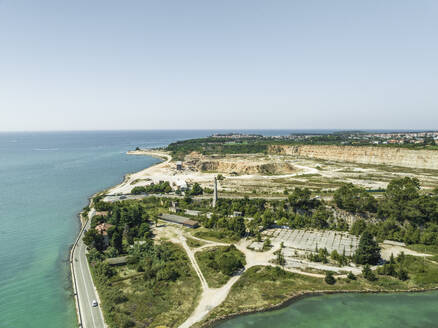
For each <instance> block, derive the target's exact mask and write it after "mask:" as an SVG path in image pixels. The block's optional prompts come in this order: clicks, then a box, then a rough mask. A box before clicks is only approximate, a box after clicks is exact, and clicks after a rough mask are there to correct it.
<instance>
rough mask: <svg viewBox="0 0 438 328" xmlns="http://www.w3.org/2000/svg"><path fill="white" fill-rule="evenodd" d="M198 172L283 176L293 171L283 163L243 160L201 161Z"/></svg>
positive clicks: (198, 164) (291, 167) (290, 166)
mask: <svg viewBox="0 0 438 328" xmlns="http://www.w3.org/2000/svg"><path fill="white" fill-rule="evenodd" d="M196 167H197V169H198V170H200V171H215V172H221V173H238V174H284V173H291V172H293V171H294V167H293V166H292V165H290V164H288V163H285V162H274V163H272V162H271V163H269V162H268V163H263V162H251V161H244V160H224V159H222V160H201V161H199V162H198V163H196Z"/></svg>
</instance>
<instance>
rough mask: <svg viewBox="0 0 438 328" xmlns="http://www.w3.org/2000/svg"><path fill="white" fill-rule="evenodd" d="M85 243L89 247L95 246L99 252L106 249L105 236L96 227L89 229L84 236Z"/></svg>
mask: <svg viewBox="0 0 438 328" xmlns="http://www.w3.org/2000/svg"><path fill="white" fill-rule="evenodd" d="M83 241H84V244H85V245H87V246H88V247H94V248H96V249H97V250H98V251H99V252H102V251H103V250H104V249H105V245H104V240H103V236H102V235H101V234H100V233H98V232H97V231H96V230H95V229H88V231H87V232H86V233H85V235H84V238H83Z"/></svg>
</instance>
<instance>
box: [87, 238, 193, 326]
mask: <svg viewBox="0 0 438 328" xmlns="http://www.w3.org/2000/svg"><path fill="white" fill-rule="evenodd" d="M174 252H175V253H177V255H178V256H181V257H183V258H184V257H185V260H184V263H185V267H184V268H182V271H183V272H184V273H185V274H184V275H182V276H181V277H179V278H178V279H176V280H175V281H171V280H159V279H147V278H145V277H144V275H143V273H142V272H138V271H137V270H134V269H133V268H130V267H129V266H121V267H118V268H117V270H116V275H115V276H113V277H112V278H110V279H109V281H105V282H104V283H103V282H100V283H97V288H98V290H99V294H100V296H101V298H102V307H103V311H104V315H105V319H106V322H107V324H108V325H109V327H112V328H119V327H157V326H166V327H169V328H170V327H178V326H179V325H180V324H181V323H182V322H183V321H184V320H185V319H186V318H187V317H188V316H189V315H190V314H191V313H192V312H193V311H194V309H195V307H196V305H197V302H198V299H199V296H200V293H201V286H200V283H199V279H198V277H197V275H196V273H195V271H194V270H193V268H192V267H191V265H190V261H189V259H188V258H187V256H186V253H185V252H184V250H183V249H182V248H180V247H178V246H176V245H175V246H174ZM92 271H94V270H92ZM95 281H96V280H95Z"/></svg>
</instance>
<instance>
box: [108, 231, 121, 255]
mask: <svg viewBox="0 0 438 328" xmlns="http://www.w3.org/2000/svg"><path fill="white" fill-rule="evenodd" d="M111 246H113V247H114V248H115V249H116V250H117V252H118V253H119V254H121V253H123V235H122V233H121V232H120V231H119V230H115V231H114V232H113V235H112V237H111Z"/></svg>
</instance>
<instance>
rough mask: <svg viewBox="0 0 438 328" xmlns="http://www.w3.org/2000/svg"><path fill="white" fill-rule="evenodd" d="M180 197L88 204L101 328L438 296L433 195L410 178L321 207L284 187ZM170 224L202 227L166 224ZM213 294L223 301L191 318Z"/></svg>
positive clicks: (141, 189)
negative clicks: (322, 298)
mask: <svg viewBox="0 0 438 328" xmlns="http://www.w3.org/2000/svg"><path fill="white" fill-rule="evenodd" d="M169 147H170V149H169V150H170V151H172V152H174V153H175V154H177V153H178V150H175V149H172V147H173V146H169ZM218 174H220V173H218ZM216 176H217V177H218V178H219V181H222V180H223V179H225V180H226V179H227V177H224V176H223V175H222V174H221V175H220V176H218V175H216ZM177 190H178V192H176V190H175V186H174V185H173V184H172V183H171V182H169V181H161V182H160V183H151V184H149V185H147V186H133V187H132V190H131V193H132V194H135V195H143V196H144V197H141V198H139V199H119V200H117V201H111V202H109V201H105V194H103V193H102V194H99V195H97V196H96V197H94V199H93V200H92V202H91V206H92V207H93V208H94V209H95V210H96V211H97V212H96V215H94V216H92V218H91V226H90V229H88V231H87V232H86V233H85V236H84V242H85V243H86V245H87V246H88V255H87V258H88V261H89V263H90V267H91V271H92V274H93V278H94V282H95V285H96V287H97V289H98V291H99V294H100V298H101V300H102V303H101V306H102V309H103V312H104V315H105V320H106V323H107V324H108V325H109V326H110V327H148V326H150V327H156V326H166V327H179V326H182V327H184V325H185V324H187V322H188V321H189V322H190V324H192V323H193V325H194V326H195V327H196V326H202V325H208V324H209V323H211V322H213V321H214V320H217V319H220V318H223V317H226V316H228V315H232V314H236V313H244V312H247V311H254V310H260V309H262V308H269V307H272V306H277V305H278V304H280V303H282V302H284V301H286V300H288V299H290V298H292V297H295V296H297V295H302V294H303V293H306V292H317V291H329V292H330V291H331V292H333V291H365V290H366V291H408V290H420V289H433V288H436V287H438V188H435V189H431V190H430V189H428V190H427V191H425V190H423V189H422V188H421V186H420V182H419V180H418V179H416V178H415V177H402V178H395V179H393V180H391V181H390V182H389V183H388V185H387V187H386V188H385V189H384V190H381V192H379V193H370V192H368V191H367V190H365V189H364V188H361V187H359V186H356V185H354V184H351V183H346V184H343V185H341V186H339V187H338V188H336V189H334V190H332V192H331V197H330V198H323V197H318V196H317V195H316V191H315V190H310V189H308V188H302V187H295V188H293V187H292V188H290V189H288V190H285V192H284V193H283V197H282V198H278V199H277V198H276V199H269V198H268V197H263V196H257V195H246V196H245V197H240V196H239V197H236V198H225V197H223V198H221V197H219V198H218V199H217V201H216V202H215V206H214V207H213V206H212V205H213V202H212V199H211V198H212V197H211V195H212V190H213V188H209V187H205V186H204V187H203V186H201V184H199V183H197V182H194V183H191V184H190V183H189V184H188V186H187V188H185V189H184V190H181V189H177ZM163 196H165V197H163ZM88 211H90V208H89V207H87V208H85V209H84V212H83V215H86V214H87V213H88ZM168 214H172V215H175V216H180V217H184V218H187V219H190V220H192V221H195V222H197V224H198V225H199V228H190V227H186V226H184V225H181V224H178V223H177V222H176V223H172V222H168V221H163V220H162V218H163V215H168ZM285 231H289V233H285ZM300 238H301V239H300ZM312 238H313V239H312ZM318 238H319V239H318ZM335 244H336V245H335ZM327 245H331V246H330V247H331V248H330V247H329V246H327ZM333 245H335V246H333ZM332 246H333V247H332ZM204 280H205V282H203V281H204ZM231 284H232V286H231ZM228 285H230V286H228ZM215 289H217V290H218V291H226V293H227V294H226V295H225V296H226V298H225V299H224V300H223V301H221V302H218V303H219V304H216V306H215V307H214V308H211V309H209V310H208V311H207V312H206V313H205V314H203V315H198V316H196V318H195V315H194V314H196V313H197V312H199V311H198V310H199V307H200V306H201V305H202V304H203V300H204V298H205V295H206V290H215ZM200 303H201V304H200Z"/></svg>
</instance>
